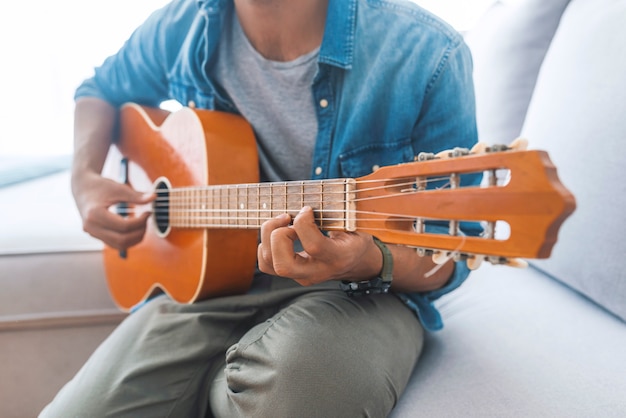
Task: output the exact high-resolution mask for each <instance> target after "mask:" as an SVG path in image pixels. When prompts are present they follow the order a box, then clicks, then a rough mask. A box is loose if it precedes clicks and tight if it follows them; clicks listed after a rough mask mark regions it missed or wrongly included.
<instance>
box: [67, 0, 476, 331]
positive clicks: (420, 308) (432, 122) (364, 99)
mask: <svg viewBox="0 0 626 418" xmlns="http://www.w3.org/2000/svg"><path fill="white" fill-rule="evenodd" d="M232 12H233V3H232V0H174V1H173V2H172V3H170V4H169V5H167V6H165V7H164V8H162V9H160V10H158V11H156V12H154V13H153V14H152V15H151V16H150V17H149V18H148V19H147V21H146V22H145V23H144V24H143V25H142V26H140V27H139V28H138V29H137V30H136V31H135V32H134V33H133V34H132V36H131V37H130V39H129V40H128V41H127V42H126V43H125V45H124V46H123V47H122V48H121V50H120V51H119V52H118V53H117V54H115V55H113V56H111V57H109V58H108V59H106V60H105V62H104V63H103V65H102V66H100V67H99V68H97V69H96V70H95V75H94V77H93V78H91V79H88V80H86V81H85V82H84V83H83V84H82V85H81V86H80V87H79V88H78V89H77V91H76V98H78V97H83V96H95V97H99V98H102V99H105V100H107V101H109V102H111V103H113V104H114V105H121V104H123V103H125V102H129V101H132V102H137V103H141V104H144V105H150V106H158V105H159V104H160V103H161V102H162V101H164V100H168V99H175V100H177V101H179V102H180V103H183V104H191V103H193V105H195V106H196V107H198V108H206V109H216V110H222V111H228V112H234V113H238V112H237V109H236V108H235V107H234V105H233V104H232V102H231V100H230V99H229V96H228V92H226V91H223V89H221V87H220V86H219V85H216V83H215V82H214V81H213V80H211V78H210V77H209V74H210V69H211V66H212V65H213V63H214V57H215V55H216V54H215V52H216V50H217V45H218V43H219V39H220V33H221V31H222V25H223V24H224V22H226V21H228V20H227V17H228V16H229V13H232ZM471 66H472V63H471V56H470V53H469V50H468V48H467V47H466V45H465V44H464V42H463V40H462V38H461V36H460V35H459V34H458V33H457V32H455V31H454V30H453V29H452V28H451V27H450V26H448V25H447V24H445V23H443V22H442V21H440V20H439V19H437V18H436V17H434V16H433V15H431V14H429V13H428V12H426V11H424V10H423V9H421V8H419V7H418V6H416V5H414V4H411V3H400V2H396V1H393V0H330V1H329V6H328V14H327V20H326V29H325V33H324V38H323V41H322V45H321V47H320V53H319V63H318V72H317V75H316V77H315V80H314V84H313V86H312V89H313V97H314V100H315V103H316V112H317V118H318V125H319V129H318V133H317V140H316V143H315V149H314V153H313V157H312V158H313V165H312V167H313V168H312V172H311V178H312V179H321V178H335V177H360V176H363V175H366V174H369V173H370V172H372V170H373V169H374V167H377V166H386V165H393V164H398V163H402V162H407V161H412V160H413V158H414V156H415V155H417V154H419V153H420V152H422V151H427V152H438V151H440V150H443V149H449V148H453V147H457V146H460V147H468V148H470V147H471V146H472V145H473V144H474V143H475V142H476V137H477V133H476V124H475V108H474V91H473V85H472V74H471V71H472V69H471ZM466 180H468V181H469V179H466ZM474 180H475V181H478V179H474ZM472 181H473V180H472ZM430 228H435V229H436V228H440V229H441V232H443V233H445V232H446V231H447V229H446V228H443V227H437V226H431V227H430ZM465 232H466V233H468V234H476V233H477V229H476V228H471V227H470V228H469V229H466V230H465ZM468 273H469V270H468V269H467V267H466V266H465V264H464V263H457V265H456V269H455V272H454V274H453V277H452V278H451V279H450V281H449V282H448V283H447V285H446V286H445V287H444V288H442V289H439V290H437V291H434V292H424V293H414V294H407V295H400V296H401V297H402V298H403V300H405V301H406V303H407V304H409V306H410V307H411V308H412V309H414V310H415V311H416V313H417V314H418V316H419V318H420V320H421V321H422V323H423V325H424V326H425V328H427V329H429V330H436V329H440V328H441V327H442V320H441V316H440V314H439V312H438V311H437V310H436V309H435V307H434V306H433V301H434V300H435V299H437V298H438V297H440V296H441V295H443V294H445V293H447V292H449V291H451V290H453V289H455V288H457V287H458V286H459V285H460V284H461V283H462V282H463V281H464V280H465V279H466V278H467V276H468Z"/></svg>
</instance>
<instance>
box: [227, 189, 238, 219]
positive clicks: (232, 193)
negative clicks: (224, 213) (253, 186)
mask: <svg viewBox="0 0 626 418" xmlns="http://www.w3.org/2000/svg"><path fill="white" fill-rule="evenodd" d="M236 187H237V186H228V225H229V226H232V225H237V189H236Z"/></svg>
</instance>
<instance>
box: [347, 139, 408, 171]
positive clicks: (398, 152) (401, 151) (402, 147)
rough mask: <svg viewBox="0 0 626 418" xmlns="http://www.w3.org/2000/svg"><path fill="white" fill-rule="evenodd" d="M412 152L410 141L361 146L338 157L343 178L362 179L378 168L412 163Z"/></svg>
mask: <svg viewBox="0 0 626 418" xmlns="http://www.w3.org/2000/svg"><path fill="white" fill-rule="evenodd" d="M414 155H415V153H414V150H413V146H412V145H411V142H410V139H408V138H407V139H406V140H399V141H394V142H384V143H377V144H368V145H363V146H361V147H358V148H354V149H351V150H349V151H347V152H344V153H342V154H340V155H339V165H340V170H341V175H342V176H343V177H351V178H354V177H362V176H365V175H367V174H370V173H372V172H374V171H376V170H377V169H379V168H380V167H385V166H389V165H396V164H400V163H406V162H409V161H413V159H414Z"/></svg>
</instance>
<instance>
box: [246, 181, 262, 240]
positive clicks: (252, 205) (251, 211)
mask: <svg viewBox="0 0 626 418" xmlns="http://www.w3.org/2000/svg"><path fill="white" fill-rule="evenodd" d="M247 199H248V200H247V201H248V210H247V216H246V219H247V222H246V226H247V227H248V229H250V228H255V227H257V226H258V223H259V185H258V184H256V185H250V186H248V194H247Z"/></svg>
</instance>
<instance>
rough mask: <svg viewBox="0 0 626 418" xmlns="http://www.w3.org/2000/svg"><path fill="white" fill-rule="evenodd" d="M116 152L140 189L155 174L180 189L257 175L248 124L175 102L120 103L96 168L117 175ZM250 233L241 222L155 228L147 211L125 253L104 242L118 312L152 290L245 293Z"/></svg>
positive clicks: (253, 239) (251, 257)
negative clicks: (116, 132)
mask: <svg viewBox="0 0 626 418" xmlns="http://www.w3.org/2000/svg"><path fill="white" fill-rule="evenodd" d="M114 148H115V149H114ZM116 154H117V155H118V157H117V158H116ZM120 154H121V156H123V157H125V158H127V159H128V161H129V166H128V181H129V183H130V185H131V186H132V187H133V188H134V189H136V190H139V191H145V192H148V191H152V190H153V188H154V186H153V184H154V182H155V181H156V180H157V179H159V178H165V179H167V181H168V182H169V183H170V184H171V187H174V188H180V187H189V186H199V187H202V186H208V185H224V184H237V183H242V182H252V183H255V182H258V177H259V174H258V156H257V151H256V141H255V137H254V133H253V131H252V128H251V127H250V125H249V124H248V123H247V122H246V121H245V120H244V119H243V118H242V117H240V116H237V115H232V114H228V113H223V112H217V111H208V110H199V109H191V108H183V109H181V110H180V111H177V112H175V113H171V114H170V113H169V112H166V111H163V110H160V109H153V108H145V107H142V106H139V105H136V104H127V105H124V106H123V107H122V109H121V111H120V136H119V139H118V141H117V142H116V144H115V146H114V147H112V151H111V153H110V155H109V158H108V159H107V163H106V164H105V169H104V171H103V175H105V176H109V177H114V178H119V176H118V175H116V174H115V171H116V170H117V171H119V161H120V159H119V155H120ZM257 238H258V232H257V231H256V230H246V229H240V230H229V229H207V228H173V229H171V230H169V231H168V233H167V234H165V235H163V234H160V233H159V231H158V229H157V226H156V223H155V221H154V215H153V216H151V219H149V220H148V226H147V230H146V234H145V236H144V239H143V240H142V241H141V243H139V244H138V245H136V246H133V247H131V248H129V249H128V250H127V251H126V254H125V256H122V255H121V254H120V253H119V252H118V251H117V250H115V249H113V248H110V247H105V249H104V265H105V271H106V276H107V281H108V286H109V290H110V292H111V295H112V297H113V299H114V301H115V303H116V304H117V305H118V306H119V308H120V309H122V310H126V311H128V310H130V309H131V308H132V307H133V306H135V305H136V304H138V303H139V302H141V301H143V300H145V299H146V298H148V297H150V296H151V295H153V294H155V293H158V292H160V291H164V292H165V293H167V294H168V295H169V296H170V297H171V298H172V299H173V300H176V301H178V302H181V303H193V302H195V301H197V300H202V299H205V298H208V297H212V296H218V295H226V294H237V293H242V292H245V291H246V290H247V289H248V288H249V286H250V283H251V281H252V278H253V274H254V268H255V263H256V247H257V246H256V244H257Z"/></svg>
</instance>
